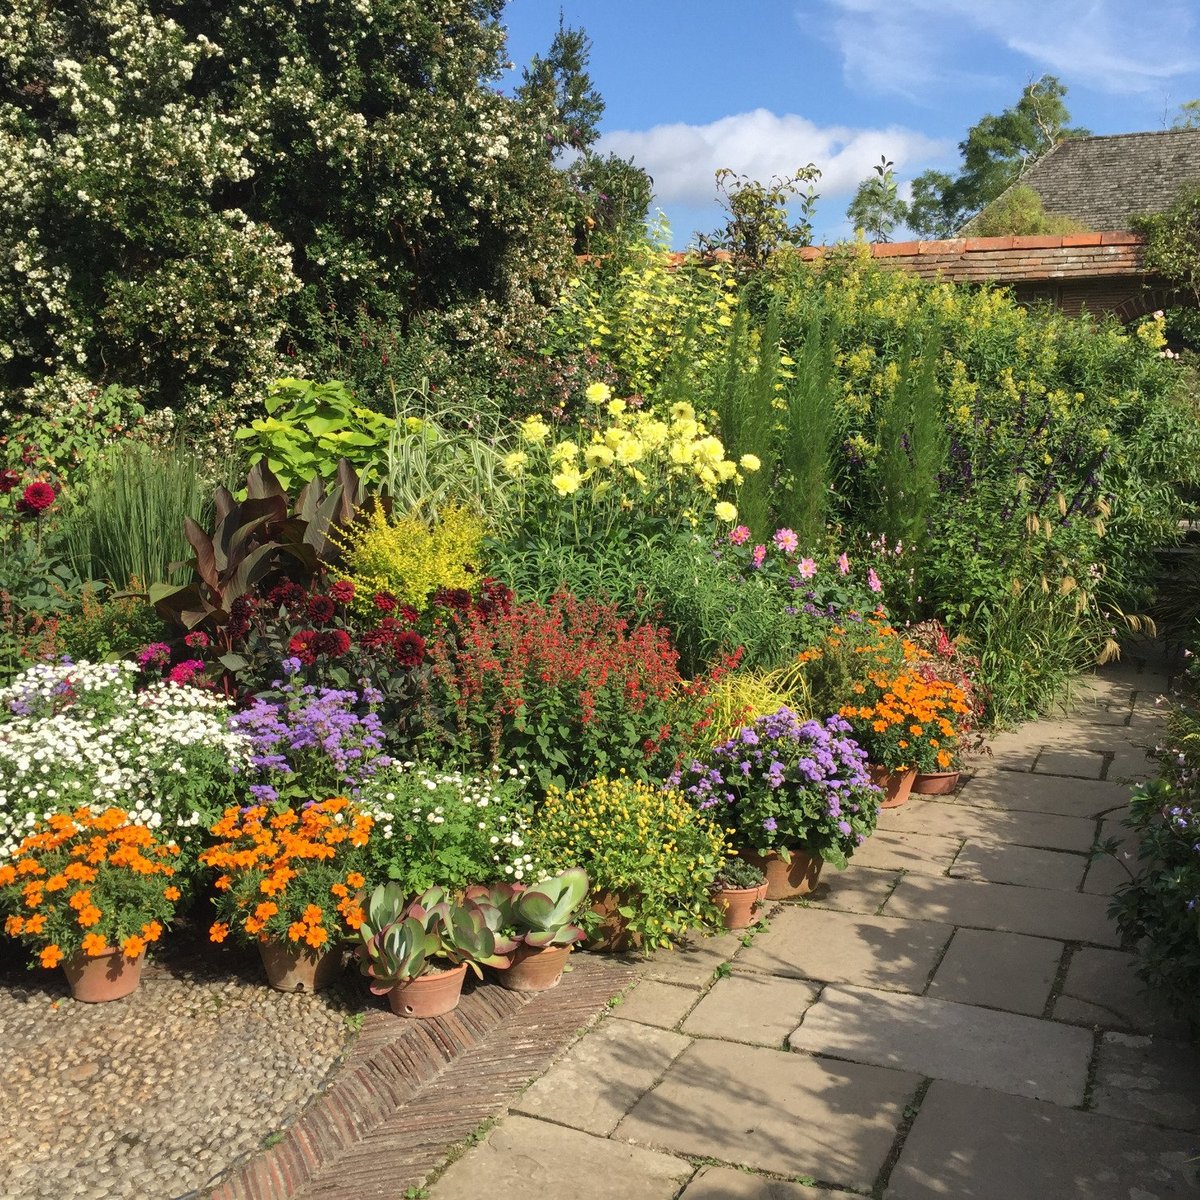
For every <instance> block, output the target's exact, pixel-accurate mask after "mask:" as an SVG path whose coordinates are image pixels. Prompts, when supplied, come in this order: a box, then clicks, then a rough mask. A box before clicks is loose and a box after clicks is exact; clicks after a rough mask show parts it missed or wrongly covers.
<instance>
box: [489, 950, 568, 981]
mask: <svg viewBox="0 0 1200 1200" xmlns="http://www.w3.org/2000/svg"><path fill="white" fill-rule="evenodd" d="M570 953H571V947H570V946H524V945H522V946H518V947H517V949H516V951H515V952H514V954H513V956H512V961H511V963H510V964H509V965H508V966H507V967H505V968H504V969H502V970H499V971H497V972H496V979H497V981H498V982H499V984H500V986H501V987H506V988H508V990H509V991H510V992H544V991H547V990H549V989H550V988H552V987H555V986H556V985H557V984H558V981H559V980H560V979H562V974H563V970H564V968H565V967H566V965H567V958H568V957H569V955H570Z"/></svg>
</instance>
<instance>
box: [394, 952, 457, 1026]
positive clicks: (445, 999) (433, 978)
mask: <svg viewBox="0 0 1200 1200" xmlns="http://www.w3.org/2000/svg"><path fill="white" fill-rule="evenodd" d="M466 974H467V964H466V963H460V964H459V965H458V966H457V967H451V968H450V969H449V970H446V971H436V972H433V973H431V974H428V975H418V976H417V977H416V979H410V980H409V981H408V982H407V983H398V984H397V985H396V986H395V987H394V988H392V990H391V991H390V992H388V994H387V998H388V1003H389V1004H390V1005H391V1006H392V1012H394V1013H395V1014H396V1016H398V1017H418V1018H424V1017H440V1016H441V1015H442V1014H443V1013H448V1012H451V1011H452V1010H454V1009H456V1008H457V1007H458V1001H459V999H460V998H461V996H462V986H463V979H464V978H465V977H466Z"/></svg>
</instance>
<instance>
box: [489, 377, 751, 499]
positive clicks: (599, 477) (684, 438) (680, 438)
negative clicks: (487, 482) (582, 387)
mask: <svg viewBox="0 0 1200 1200" xmlns="http://www.w3.org/2000/svg"><path fill="white" fill-rule="evenodd" d="M587 397H588V399H589V400H590V401H591V403H592V404H593V406H595V407H596V408H598V409H600V410H601V411H602V412H603V413H604V415H605V418H606V419H605V420H603V422H602V423H601V424H599V425H598V426H596V427H594V428H591V429H590V430H589V429H588V428H587V427H582V428H581V429H580V430H578V431H576V436H575V437H573V438H570V437H569V438H563V439H562V440H560V441H555V440H553V437H552V430H551V428H550V426H549V425H547V424H546V422H545V421H543V420H542V419H541V418H540V417H530V418H529V419H528V420H526V421H524V422H522V424H521V425H520V427H519V433H520V437H521V440H522V444H523V446H524V448H523V449H520V450H515V451H513V452H512V453H510V454H508V455H506V456H505V458H504V459H503V465H504V467H505V469H506V470H508V471H509V473H510V474H512V475H513V476H516V477H523V476H526V475H527V474H531V473H533V472H534V471H535V470H536V469H539V468H540V472H541V473H542V474H544V476H545V478H546V480H547V481H548V482H549V485H550V487H551V488H552V489H553V491H554V493H555V494H556V495H557V496H559V497H561V498H565V497H568V496H575V495H576V494H577V493H580V492H585V491H586V492H588V493H589V498H591V499H599V498H601V497H605V496H607V497H608V498H609V499H610V500H613V499H615V500H616V501H617V502H618V503H620V504H621V506H622V507H624V508H627V509H629V508H633V507H635V506H636V507H639V508H647V507H649V508H650V509H652V510H653V509H654V508H656V507H657V506H661V505H667V506H675V507H678V505H679V503H680V502H681V501H682V502H683V503H684V504H686V503H687V502H688V501H689V499H690V498H691V497H692V496H695V497H696V498H700V497H703V498H707V500H708V501H712V500H713V499H714V498H715V497H716V495H717V492H718V489H720V488H721V486H722V485H724V484H728V485H731V486H733V487H736V486H737V485H738V484H740V483H741V482H742V478H743V474H742V473H743V472H751V471H756V470H758V469H759V467H760V463H759V460H758V459H757V458H756V457H755V456H754V455H753V454H744V455H742V457H741V459H740V460H739V461H737V462H735V461H734V460H732V459H730V458H727V457H726V455H725V447H724V445H723V444H722V442H721V439H720V438H718V437H715V436H714V435H713V434H712V433H710V432H709V431H708V429H707V427H706V426H705V425H704V423H703V421H702V420H701V418H700V417H699V416H698V415H697V413H696V410H695V409H694V408H693V407H692V406H691V405H690V404H687V403H684V402H679V403H676V404H672V405H671V406H670V409H669V410H668V411H667V412H665V413H661V414H660V413H657V412H654V411H649V412H644V411H641V410H638V409H634V408H632V407H630V405H629V404H628V403H627V402H626V401H625V400H622V399H620V398H614V397H613V396H612V393H611V391H610V389H609V388H608V386H607V385H606V384H602V383H597V384H592V385H591V386H590V387H589V388H588V389H587ZM713 512H714V515H715V516H716V517H717V519H718V520H720V521H727V522H732V521H734V520H736V519H737V508H736V506H735V505H733V504H732V503H730V502H729V501H728V500H718V501H716V503H715V504H714V506H713Z"/></svg>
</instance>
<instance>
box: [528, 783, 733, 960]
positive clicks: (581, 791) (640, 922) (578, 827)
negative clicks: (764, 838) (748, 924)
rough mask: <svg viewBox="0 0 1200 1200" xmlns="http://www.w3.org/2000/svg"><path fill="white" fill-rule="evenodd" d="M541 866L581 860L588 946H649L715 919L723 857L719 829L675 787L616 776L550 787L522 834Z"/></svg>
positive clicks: (559, 867) (554, 866)
mask: <svg viewBox="0 0 1200 1200" xmlns="http://www.w3.org/2000/svg"><path fill="white" fill-rule="evenodd" d="M531 850H532V854H533V858H534V861H535V862H537V863H539V864H540V865H541V866H542V868H543V869H545V870H551V871H553V870H565V869H566V868H568V867H573V866H581V867H582V868H583V869H584V870H585V871H586V872H587V874H588V878H589V879H590V880H591V890H590V892H589V894H588V898H589V901H590V907H589V908H587V909H585V910H584V912H582V913H581V914H580V919H579V923H580V925H581V926H582V927H583V929H584V930H585V931H586V933H587V937H588V946H589V948H591V949H596V950H613V951H624V950H631V949H641V950H646V951H648V950H651V949H654V948H656V947H665V946H669V945H671V943H672V941H674V940H675V939H676V938H677V937H679V936H680V935H681V934H683V933H685V932H687V930H689V929H695V928H700V927H704V926H706V925H711V924H714V923H716V921H717V920H718V914H717V910H716V907H715V906H714V905H713V902H712V899H711V892H712V886H713V881H714V880H715V879H716V877H717V872H718V871H719V870H720V869H721V866H722V865H723V864H724V862H725V861H726V859H727V858H728V857H729V848H728V844H727V842H726V840H725V830H724V828H723V827H722V826H721V824H719V823H718V822H716V821H713V820H711V819H710V817H709V815H706V814H704V813H700V812H697V811H696V809H695V808H694V807H693V806H692V805H691V804H689V803H688V800H687V797H685V796H683V795H682V794H681V793H680V792H679V791H677V790H675V789H670V788H663V787H662V786H661V785H656V784H651V783H647V782H645V781H643V780H638V779H631V778H629V777H628V776H627V775H618V776H617V777H616V778H614V779H607V778H604V777H601V778H598V779H593V780H592V781H591V782H590V783H588V784H587V785H586V786H584V787H581V788H576V789H573V790H572V791H568V792H561V791H559V790H558V789H557V788H551V789H550V790H549V791H548V792H547V794H546V798H545V800H544V801H543V803H542V806H541V808H540V809H539V811H538V820H537V824H536V825H535V827H534V829H533V831H532V834H531Z"/></svg>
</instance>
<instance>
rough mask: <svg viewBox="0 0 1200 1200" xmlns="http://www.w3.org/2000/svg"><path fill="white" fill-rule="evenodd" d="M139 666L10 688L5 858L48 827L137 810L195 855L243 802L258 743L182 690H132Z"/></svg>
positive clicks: (39, 674) (62, 666) (37, 678)
mask: <svg viewBox="0 0 1200 1200" xmlns="http://www.w3.org/2000/svg"><path fill="white" fill-rule="evenodd" d="M136 676H137V668H136V667H135V666H134V665H133V664H132V663H127V662H120V663H87V662H80V663H56V664H46V663H39V664H37V665H36V666H33V667H30V668H29V669H28V670H27V671H25V672H23V673H22V674H21V675H19V676H18V677H17V678H16V680H14V682H13V683H12V684H11V685H10V686H9V687H7V688H3V689H0V859H3V858H6V857H8V856H9V855H11V854H12V852H13V851H14V850H15V849H16V847H17V845H18V844H19V842H20V840H21V839H22V838H23V837H24V836H25V834H26V833H27V832H28V831H29V830H30V829H31V828H32V827H33V826H34V824H36V823H37V822H38V821H39V820H41V819H43V818H45V817H46V816H48V815H49V814H50V813H52V812H60V811H67V812H69V811H71V810H73V809H76V808H78V807H80V806H81V805H89V806H92V807H96V808H107V807H109V806H111V805H115V806H117V807H120V808H124V809H127V810H128V811H129V812H130V813H131V814H132V816H133V820H134V821H135V822H137V823H138V824H142V825H147V826H149V827H150V828H152V829H160V830H161V831H162V832H163V834H164V835H166V836H170V837H172V838H174V839H175V840H176V841H178V842H179V843H180V845H181V846H182V847H184V850H185V854H186V851H187V849H188V848H189V847H191V848H192V849H193V850H194V849H195V847H196V845H198V843H199V839H200V837H201V836H202V835H203V834H204V833H205V831H206V830H207V829H208V827H209V826H210V825H211V824H212V822H213V820H215V819H216V817H217V816H218V815H219V814H220V812H221V810H222V809H223V807H224V806H225V804H226V803H228V802H229V801H230V800H232V799H233V798H234V797H235V795H236V792H235V788H234V769H235V768H236V767H239V766H244V765H245V764H246V763H247V762H248V760H249V740H248V739H247V738H246V737H245V736H244V735H242V734H240V733H237V732H235V731H234V730H232V729H231V728H230V727H229V713H230V706H229V704H228V702H227V701H226V700H224V699H223V698H222V697H220V696H216V695H214V694H213V693H211V692H205V691H201V690H200V689H198V688H193V687H189V686H184V685H180V684H175V683H156V684H153V685H151V686H150V687H149V688H147V689H146V690H145V691H141V692H137V691H135V690H134V680H135V678H136Z"/></svg>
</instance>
